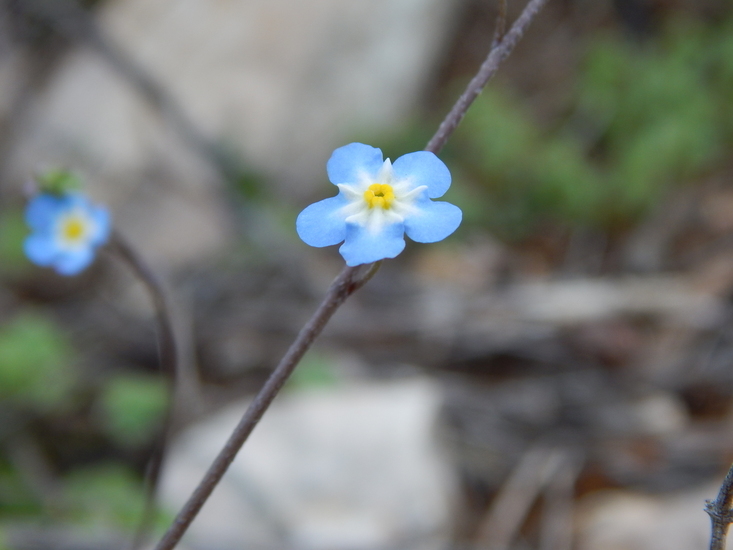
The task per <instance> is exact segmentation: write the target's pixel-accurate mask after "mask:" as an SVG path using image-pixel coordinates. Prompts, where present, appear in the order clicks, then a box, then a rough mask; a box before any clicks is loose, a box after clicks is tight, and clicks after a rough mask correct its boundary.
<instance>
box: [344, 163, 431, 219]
mask: <svg viewBox="0 0 733 550" xmlns="http://www.w3.org/2000/svg"><path fill="white" fill-rule="evenodd" d="M375 179H376V181H374V180H375ZM338 188H339V189H340V190H341V192H342V193H343V195H344V196H345V197H346V199H347V200H348V201H349V204H348V205H347V206H345V207H344V208H343V210H342V212H343V214H345V215H346V222H347V223H353V224H357V225H360V226H362V227H366V228H367V229H368V230H370V231H372V232H379V231H381V229H382V228H383V227H384V226H385V225H390V224H393V223H402V222H404V221H405V217H407V216H409V215H410V214H412V213H414V212H415V211H416V210H417V207H416V206H415V204H414V203H415V201H416V200H417V199H418V197H419V196H420V195H421V194H422V193H423V191H425V190H426V189H427V186H426V185H421V186H419V187H413V184H412V180H411V179H409V178H406V179H403V180H397V181H395V179H394V172H393V170H392V163H391V162H390V160H389V159H387V160H385V161H384V164H383V165H382V167H381V168H380V170H379V173H378V174H377V176H376V178H373V177H372V176H369V175H368V174H362V175H361V176H360V177H359V181H358V182H356V183H353V184H339V185H338Z"/></svg>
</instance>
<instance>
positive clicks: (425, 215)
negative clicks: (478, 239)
mask: <svg viewBox="0 0 733 550" xmlns="http://www.w3.org/2000/svg"><path fill="white" fill-rule="evenodd" d="M415 206H416V207H417V212H415V213H414V214H410V216H409V217H408V218H407V219H405V233H407V236H408V237H410V238H411V239H412V240H413V241H417V242H419V243H435V242H438V241H442V240H443V239H445V238H446V237H447V236H448V235H450V234H451V233H453V232H454V231H455V230H456V229H458V226H459V225H461V219H462V218H463V213H462V212H461V209H460V208H458V207H457V206H455V205H453V204H451V203H449V202H433V201H431V200H429V199H426V200H424V201H420V202H418V203H416V204H415Z"/></svg>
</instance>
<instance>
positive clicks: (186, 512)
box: [155, 0, 547, 550]
mask: <svg viewBox="0 0 733 550" xmlns="http://www.w3.org/2000/svg"><path fill="white" fill-rule="evenodd" d="M546 2H547V0H530V2H529V3H528V4H527V7H526V8H525V9H524V12H523V13H522V15H520V16H519V18H518V19H517V21H516V22H515V24H514V25H513V26H512V29H511V30H510V31H509V33H507V35H506V36H505V37H504V39H503V40H502V41H501V42H500V43H499V45H498V46H497V47H496V48H492V49H491V51H490V52H489V55H488V57H487V59H486V61H485V62H484V64H483V65H482V66H481V68H480V69H479V72H478V74H477V75H476V77H475V78H474V79H473V80H472V81H471V83H469V86H468V88H467V89H466V92H464V94H463V95H462V96H461V97H460V99H459V100H458V102H457V103H456V104H455V105H454V107H453V109H451V111H450V112H449V114H448V115H447V117H446V119H445V120H444V121H443V123H442V124H441V125H440V127H439V128H438V131H437V132H436V134H435V136H433V138H432V139H431V140H430V142H429V143H428V145H427V146H426V147H425V150H426V151H432V152H433V153H438V152H439V151H440V149H442V147H443V145H444V144H445V142H446V141H447V139H448V137H449V136H450V135H451V134H452V133H453V131H454V130H455V129H456V127H457V126H458V123H459V122H460V121H461V119H462V118H463V116H464V115H465V113H466V110H467V109H468V108H469V107H470V106H471V103H473V101H474V100H475V99H476V97H477V96H478V94H479V93H480V92H481V89H482V88H483V87H484V85H485V84H486V82H487V81H488V80H489V78H491V76H492V75H493V74H494V73H495V72H496V70H497V69H498V67H499V65H500V64H501V62H502V61H503V60H504V59H506V58H507V56H508V55H509V54H510V53H511V51H512V49H513V48H514V46H515V45H516V43H517V42H518V41H519V39H520V38H521V37H522V35H523V34H524V31H525V30H526V28H527V26H528V25H529V23H530V22H531V21H532V19H533V18H534V17H535V16H536V15H537V13H538V12H539V10H540V8H541V7H542V6H543V5H544V4H545V3H546ZM380 264H381V262H377V263H376V264H373V265H371V266H370V267H369V268H368V271H367V273H366V274H365V275H364V276H363V277H361V278H357V273H358V272H359V271H360V270H359V268H354V267H345V268H344V269H343V270H342V271H341V273H340V274H339V275H338V277H336V279H335V280H334V282H333V283H332V284H331V288H330V289H329V291H328V293H327V294H326V297H325V298H324V299H323V301H322V302H321V304H320V305H319V306H318V309H317V310H316V312H315V313H314V314H313V316H312V317H311V318H310V319H309V320H308V322H307V323H306V324H305V326H304V327H303V328H302V329H301V330H300V332H299V333H298V335H297V337H296V338H295V341H294V342H293V344H292V345H291V346H290V349H288V351H287V353H286V354H285V356H284V357H283V358H282V360H281V361H280V363H279V364H278V366H277V367H276V368H275V370H274V371H273V372H272V374H271V375H270V378H268V380H267V382H265V385H264V386H263V387H262V389H261V390H260V391H259V393H258V394H257V396H256V397H255V398H254V401H253V402H252V403H251V404H250V406H249V408H248V409H247V411H246V412H245V413H244V416H243V417H242V419H241V420H240V422H239V424H238V425H237V427H236V428H235V429H234V431H233V432H232V434H231V436H230V437H229V440H228V441H227V442H226V444H225V445H224V448H223V449H222V450H221V451H220V452H219V454H218V455H217V457H216V458H215V459H214V462H213V463H212V465H211V466H210V467H209V469H208V471H207V472H206V474H205V475H204V477H203V479H202V480H201V482H200V483H199V485H198V486H197V487H196V489H195V490H194V492H193V494H192V495H191V496H190V497H189V499H188V501H187V502H186V503H185V504H184V506H183V508H182V509H181V511H180V512H179V513H178V515H177V516H176V518H175V520H174V522H173V525H171V527H170V528H169V529H168V532H167V533H166V534H165V535H164V536H163V538H162V539H161V540H160V542H159V543H158V545H157V546H156V547H155V550H172V549H173V548H174V547H175V546H176V545H177V544H178V542H179V541H180V540H181V537H183V535H184V533H185V532H186V530H187V529H188V527H189V526H190V525H191V522H192V521H193V520H194V518H195V517H196V515H197V514H198V512H199V510H201V508H202V507H203V505H204V503H205V502H206V500H207V499H208V498H209V496H210V495H211V493H212V492H213V490H214V488H215V487H216V485H217V484H218V483H219V481H220V480H221V478H222V477H223V476H224V473H225V472H226V471H227V469H228V468H229V465H230V464H231V463H232V461H233V460H234V458H235V456H236V455H237V452H239V449H240V448H241V447H242V445H244V442H245V441H246V440H247V438H248V437H249V435H250V434H251V433H252V430H254V428H255V426H256V425H257V422H259V420H260V418H262V415H263V414H264V413H265V411H266V410H267V408H268V407H269V406H270V403H272V401H273V400H274V399H275V397H276V395H277V394H278V392H279V391H280V389H281V388H282V386H283V385H284V384H285V381H286V380H287V379H288V377H289V376H290V374H291V373H292V372H293V370H295V367H296V366H297V365H298V362H299V361H300V359H301V358H302V357H303V355H304V354H305V352H306V351H307V350H308V349H309V348H310V347H311V345H312V344H313V342H314V341H315V339H316V338H317V337H318V335H319V334H320V333H321V331H322V330H323V328H324V327H325V325H326V323H327V322H328V320H329V319H330V318H331V316H332V315H333V314H334V313H335V312H336V310H337V309H338V308H339V307H340V306H341V304H343V303H344V301H346V299H347V298H348V297H349V296H351V294H353V293H354V292H356V291H357V290H358V289H359V288H361V287H362V286H363V285H364V284H365V283H366V282H367V281H368V280H369V279H370V278H371V277H372V276H373V275H374V274H375V273H376V271H377V269H378V268H379V265H380Z"/></svg>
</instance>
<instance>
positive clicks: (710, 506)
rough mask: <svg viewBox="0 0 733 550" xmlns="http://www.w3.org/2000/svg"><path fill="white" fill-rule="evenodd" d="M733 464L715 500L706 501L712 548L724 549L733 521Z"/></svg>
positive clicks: (712, 549)
mask: <svg viewBox="0 0 733 550" xmlns="http://www.w3.org/2000/svg"><path fill="white" fill-rule="evenodd" d="M731 506H733V465H732V466H731V467H730V470H728V475H726V476H725V479H724V480H723V484H722V485H721V486H720V491H719V492H718V496H717V498H716V499H715V500H708V501H706V502H705V511H706V512H707V513H708V515H709V516H710V522H711V523H712V532H711V533H710V550H724V549H725V537H726V536H727V534H728V527H730V524H731V523H733V510H731Z"/></svg>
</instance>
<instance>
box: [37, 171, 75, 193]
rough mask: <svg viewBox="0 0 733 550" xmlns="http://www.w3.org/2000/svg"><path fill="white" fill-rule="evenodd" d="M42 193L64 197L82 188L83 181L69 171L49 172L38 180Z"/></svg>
mask: <svg viewBox="0 0 733 550" xmlns="http://www.w3.org/2000/svg"><path fill="white" fill-rule="evenodd" d="M36 180H37V181H38V185H39V186H40V187H41V191H43V192H46V193H52V194H54V195H63V194H66V193H68V192H70V191H78V190H80V189H81V188H82V183H81V179H80V178H79V176H77V175H76V174H74V173H72V172H70V171H68V170H49V171H48V172H44V173H43V174H41V175H40V176H38V177H37V178H36Z"/></svg>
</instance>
